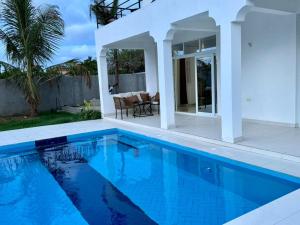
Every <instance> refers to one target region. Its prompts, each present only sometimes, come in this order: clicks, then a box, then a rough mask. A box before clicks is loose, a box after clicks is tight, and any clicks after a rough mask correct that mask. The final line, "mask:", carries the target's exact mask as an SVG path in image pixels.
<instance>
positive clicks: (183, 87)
mask: <svg viewBox="0 0 300 225" xmlns="http://www.w3.org/2000/svg"><path fill="white" fill-rule="evenodd" d="M172 28H173V32H174V35H173V40H172V54H173V71H174V85H175V88H174V89H175V107H176V113H177V114H193V115H200V116H216V115H217V114H218V112H219V104H218V102H219V101H218V99H219V91H218V89H219V85H218V84H219V76H218V74H219V70H218V61H219V46H218V45H219V29H218V27H217V26H216V23H215V21H214V19H213V18H211V17H209V15H208V13H202V14H199V15H196V16H193V17H190V18H186V19H184V20H181V21H178V22H175V23H173V24H172Z"/></svg>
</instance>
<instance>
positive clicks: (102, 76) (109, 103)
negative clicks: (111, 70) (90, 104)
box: [97, 49, 115, 116]
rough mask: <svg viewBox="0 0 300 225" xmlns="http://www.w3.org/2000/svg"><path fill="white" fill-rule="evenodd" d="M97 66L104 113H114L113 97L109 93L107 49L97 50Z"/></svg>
mask: <svg viewBox="0 0 300 225" xmlns="http://www.w3.org/2000/svg"><path fill="white" fill-rule="evenodd" d="M97 67H98V79H99V91H100V104H101V112H102V115H103V116H105V115H108V114H111V113H114V111H115V107H114V103H113V97H112V95H110V93H109V87H108V85H109V84H108V72H107V59H106V50H104V49H101V50H99V51H97Z"/></svg>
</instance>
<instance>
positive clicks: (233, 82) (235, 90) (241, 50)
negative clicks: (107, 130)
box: [96, 0, 300, 142]
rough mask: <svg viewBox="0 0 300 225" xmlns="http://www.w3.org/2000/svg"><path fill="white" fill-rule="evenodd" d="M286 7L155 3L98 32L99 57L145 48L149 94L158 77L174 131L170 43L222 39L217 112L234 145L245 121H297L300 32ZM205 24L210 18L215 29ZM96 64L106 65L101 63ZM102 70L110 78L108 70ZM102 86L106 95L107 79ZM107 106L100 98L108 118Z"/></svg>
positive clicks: (206, 0)
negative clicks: (213, 36)
mask: <svg viewBox="0 0 300 225" xmlns="http://www.w3.org/2000/svg"><path fill="white" fill-rule="evenodd" d="M273 3H274V4H273ZM275 3H276V4H275ZM255 4H256V6H255ZM284 6H286V5H285V4H284V2H283V1H282V0H274V1H265V0H257V1H256V0H227V1H226V3H224V0H201V1H200V0H197V1H195V0H185V1H182V0H157V1H155V2H154V3H152V4H148V5H145V6H144V7H143V8H142V9H140V10H137V11H136V12H134V13H132V14H131V15H128V16H126V17H124V18H121V19H119V20H117V21H115V22H113V23H111V24H109V25H107V26H105V27H102V28H100V29H98V30H97V31H96V43H97V57H98V56H99V52H101V50H102V48H113V47H116V48H140V49H145V56H146V70H147V71H148V72H147V71H146V76H147V73H148V75H149V74H150V76H148V78H147V79H148V80H147V89H148V90H149V91H150V92H154V91H155V90H156V89H157V85H156V86H155V82H154V80H155V78H156V80H158V81H157V82H156V84H157V83H159V85H158V87H159V88H158V90H159V92H160V94H161V127H162V128H169V127H172V126H174V125H175V119H174V113H175V107H174V85H173V67H172V63H171V61H172V55H171V45H172V42H173V43H174V42H176V41H178V42H182V41H183V39H189V38H190V37H191V36H193V35H195V36H198V37H197V38H195V39H198V38H200V37H199V34H200V33H201V32H202V33H205V35H206V34H207V35H208V34H209V32H212V33H214V34H215V33H217V58H218V93H219V95H218V112H219V114H220V115H221V117H222V137H223V140H224V141H229V142H234V141H236V140H239V139H240V137H241V136H242V119H241V118H242V117H243V118H248V119H254V120H262V121H271V122H278V123H284V124H292V125H295V124H296V122H297V121H300V115H299V113H297V112H300V90H299V89H297V88H296V87H297V82H298V86H299V87H300V67H299V68H298V67H297V65H296V63H297V60H298V61H299V62H300V51H298V53H297V51H296V49H297V47H298V48H299V49H300V43H297V41H296V33H297V34H298V35H299V36H300V27H299V30H298V32H297V29H296V15H295V14H293V15H292V14H289V13H288V12H286V11H284V9H285V7H284ZM259 7H261V8H259ZM293 8H294V7H290V8H289V9H288V10H292V9H293ZM280 9H282V10H283V11H280ZM249 11H252V12H251V13H249V14H248V15H247V16H246V20H245V21H244V19H245V15H246V14H247V13H248V12H249ZM258 12H259V13H258ZM263 13H268V14H263ZM203 18H213V20H214V22H215V24H214V25H212V24H211V23H210V22H209V21H205V19H204V20H203ZM201 20H202V22H201ZM178 31H181V33H179V34H180V35H179V36H178V33H176V32H178ZM197 32H198V33H197ZM174 34H175V36H174ZM185 41H187V40H185ZM297 44H298V45H297ZM153 46H155V47H154V48H155V49H153ZM149 48H152V49H150V51H149ZM147 49H148V51H147ZM297 54H299V57H298V58H297ZM154 55H156V57H157V59H158V61H155V60H154ZM102 61H103V59H102ZM98 64H99V65H100V66H105V63H101V59H100V58H99V57H98ZM298 64H299V65H300V63H298ZM100 71H101V73H99V74H100V75H101V76H105V73H106V71H105V69H104V70H103V69H100ZM155 73H156V76H154V74H155ZM297 74H298V75H299V76H298V78H299V79H298V78H297ZM151 76H152V77H151ZM152 78H154V79H152ZM99 83H100V88H101V87H102V92H105V93H104V94H103V93H101V94H103V95H102V96H104V95H106V96H107V95H108V94H107V93H106V91H107V90H106V89H107V88H106V86H105V85H106V78H103V77H102V78H101V77H100V82H99ZM103 85H104V86H103ZM110 100H111V97H107V98H106V97H105V99H104V97H101V103H102V105H105V108H108V110H104V112H108V111H111V109H112V108H111V104H110V103H109V101H110ZM298 103H299V104H298ZM102 107H104V106H102Z"/></svg>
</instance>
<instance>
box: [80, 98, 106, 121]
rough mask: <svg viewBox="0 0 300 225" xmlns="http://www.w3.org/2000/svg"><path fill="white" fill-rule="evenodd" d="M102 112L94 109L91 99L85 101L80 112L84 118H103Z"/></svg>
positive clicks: (81, 117)
mask: <svg viewBox="0 0 300 225" xmlns="http://www.w3.org/2000/svg"><path fill="white" fill-rule="evenodd" d="M101 118H102V115H101V112H99V111H96V110H93V109H92V103H91V102H90V101H84V103H83V108H82V110H81V113H80V119H83V120H96V119H101Z"/></svg>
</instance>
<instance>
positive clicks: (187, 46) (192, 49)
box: [184, 40, 200, 54]
mask: <svg viewBox="0 0 300 225" xmlns="http://www.w3.org/2000/svg"><path fill="white" fill-rule="evenodd" d="M199 51H200V48H199V40H196V41H189V42H185V43H184V54H192V53H196V52H199Z"/></svg>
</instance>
